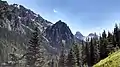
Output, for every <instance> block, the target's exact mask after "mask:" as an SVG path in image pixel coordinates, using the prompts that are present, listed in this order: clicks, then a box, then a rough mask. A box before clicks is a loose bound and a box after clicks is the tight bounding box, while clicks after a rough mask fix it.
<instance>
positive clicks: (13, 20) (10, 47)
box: [0, 0, 74, 63]
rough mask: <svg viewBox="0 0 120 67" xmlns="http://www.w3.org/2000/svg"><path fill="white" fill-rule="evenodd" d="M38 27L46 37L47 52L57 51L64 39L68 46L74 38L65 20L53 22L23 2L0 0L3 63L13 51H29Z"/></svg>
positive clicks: (1, 60)
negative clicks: (32, 35) (21, 3)
mask: <svg viewBox="0 0 120 67" xmlns="http://www.w3.org/2000/svg"><path fill="white" fill-rule="evenodd" d="M35 27H38V28H39V33H40V34H42V37H43V38H42V40H43V43H42V46H43V48H42V50H45V51H44V52H45V53H46V55H44V56H48V54H49V55H50V54H58V52H59V49H60V47H61V44H62V40H65V43H66V44H65V47H67V48H69V47H70V45H72V43H73V41H74V36H73V34H72V32H71V30H70V29H69V27H68V26H67V24H65V23H64V22H62V21H58V22H56V23H55V24H52V23H51V22H49V21H47V20H45V19H43V18H42V17H41V16H40V15H38V14H35V13H34V12H33V11H31V10H30V9H26V8H25V7H23V6H22V5H18V4H13V5H9V4H8V3H7V2H6V1H1V0H0V46H1V47H0V48H1V49H0V63H2V62H6V61H8V60H9V58H10V57H9V54H11V53H15V54H17V55H19V56H21V55H23V54H24V53H25V52H26V48H27V47H28V45H29V43H28V42H29V40H30V37H31V33H32V32H33V31H34V28H35ZM3 56H4V58H3ZM46 59H47V58H46Z"/></svg>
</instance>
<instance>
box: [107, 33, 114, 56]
mask: <svg viewBox="0 0 120 67" xmlns="http://www.w3.org/2000/svg"><path fill="white" fill-rule="evenodd" d="M107 40H108V45H107V54H109V53H110V52H111V51H113V48H114V45H113V41H112V40H113V35H112V34H111V33H110V32H108V36H107Z"/></svg>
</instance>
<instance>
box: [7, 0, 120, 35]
mask: <svg viewBox="0 0 120 67" xmlns="http://www.w3.org/2000/svg"><path fill="white" fill-rule="evenodd" d="M6 1H8V3H9V4H13V3H17V4H21V5H23V6H25V7H27V8H29V9H31V10H33V11H34V12H35V13H38V14H40V15H41V16H42V17H43V18H45V19H47V20H49V21H51V22H53V23H55V22H56V21H58V20H62V21H65V23H67V24H68V26H69V27H70V29H71V30H72V32H73V34H75V32H76V31H80V32H81V33H82V34H83V35H85V36H87V35H88V34H89V33H91V32H92V33H94V32H96V33H98V34H99V33H101V32H102V31H103V30H104V29H105V30H107V31H108V30H109V31H112V30H113V28H114V26H115V23H119V22H120V0H6Z"/></svg>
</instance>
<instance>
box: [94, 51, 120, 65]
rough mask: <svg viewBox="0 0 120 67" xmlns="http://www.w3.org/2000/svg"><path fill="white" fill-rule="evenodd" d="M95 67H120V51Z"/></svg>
mask: <svg viewBox="0 0 120 67" xmlns="http://www.w3.org/2000/svg"><path fill="white" fill-rule="evenodd" d="M93 67H120V50H119V51H116V52H114V53H113V54H111V55H109V56H108V57H107V58H105V59H103V60H101V61H100V62H99V63H97V64H96V65H94V66H93Z"/></svg>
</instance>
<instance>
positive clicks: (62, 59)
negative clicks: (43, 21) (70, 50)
mask: <svg viewBox="0 0 120 67" xmlns="http://www.w3.org/2000/svg"><path fill="white" fill-rule="evenodd" d="M58 66H59V67H65V41H64V40H62V45H61V53H60V57H59V62H58Z"/></svg>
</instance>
